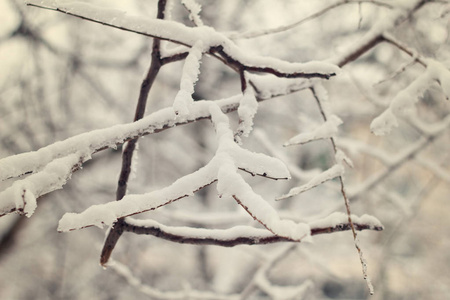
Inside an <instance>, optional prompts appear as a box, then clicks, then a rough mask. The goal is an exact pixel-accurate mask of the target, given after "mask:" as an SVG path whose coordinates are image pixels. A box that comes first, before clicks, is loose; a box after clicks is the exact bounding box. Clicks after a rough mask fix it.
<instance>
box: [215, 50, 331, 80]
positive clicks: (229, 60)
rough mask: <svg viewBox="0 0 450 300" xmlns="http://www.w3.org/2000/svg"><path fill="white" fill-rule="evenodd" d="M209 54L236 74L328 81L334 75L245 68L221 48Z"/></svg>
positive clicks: (245, 66)
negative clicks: (251, 73) (217, 55)
mask: <svg viewBox="0 0 450 300" xmlns="http://www.w3.org/2000/svg"><path fill="white" fill-rule="evenodd" d="M209 53H212V54H219V55H220V56H221V57H222V58H223V62H224V63H225V64H226V65H228V66H229V67H231V68H232V69H233V70H235V71H236V72H237V73H239V74H241V73H242V72H244V71H248V72H254V73H268V74H273V75H275V76H277V77H282V78H323V79H329V78H330V77H332V76H335V75H336V73H330V74H323V73H316V72H313V73H304V72H293V73H285V72H280V71H278V70H276V69H274V68H269V67H258V66H247V65H244V64H243V63H241V62H240V61H238V60H236V59H234V58H233V57H231V56H230V55H228V53H226V52H225V50H224V49H223V46H217V47H212V48H211V49H210V50H209Z"/></svg>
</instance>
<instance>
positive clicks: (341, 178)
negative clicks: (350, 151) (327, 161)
mask: <svg viewBox="0 0 450 300" xmlns="http://www.w3.org/2000/svg"><path fill="white" fill-rule="evenodd" d="M310 90H311V92H312V94H313V96H314V99H315V100H316V102H317V105H318V107H319V110H320V113H321V115H322V118H323V120H324V121H325V122H326V121H327V120H328V118H327V114H326V112H325V109H324V107H323V106H322V103H321V101H320V97H319V95H317V93H316V90H315V88H314V87H312V88H310ZM330 141H331V145H332V146H333V151H334V153H335V154H337V152H338V149H337V146H336V141H335V140H334V138H333V137H330ZM338 179H339V183H340V186H341V194H342V197H343V198H344V203H345V209H346V212H347V218H348V223H349V224H350V228H351V230H352V234H353V240H354V241H355V247H356V250H357V251H358V255H359V259H360V261H361V266H362V271H363V276H364V280H365V281H366V283H367V287H368V288H369V293H370V294H371V295H373V294H374V291H373V285H372V282H371V280H370V278H369V275H368V274H367V263H366V260H365V258H364V256H363V252H362V250H361V247H360V246H359V241H358V236H357V233H356V229H355V225H354V224H353V221H352V213H351V210H350V200H349V199H348V196H347V193H346V192H345V184H344V178H343V177H342V175H340V176H338Z"/></svg>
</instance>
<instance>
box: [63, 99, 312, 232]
mask: <svg viewBox="0 0 450 300" xmlns="http://www.w3.org/2000/svg"><path fill="white" fill-rule="evenodd" d="M199 106H201V107H203V109H204V110H207V109H209V111H210V114H211V120H212V122H213V124H214V126H215V129H216V132H217V139H218V142H219V146H218V149H217V152H216V155H215V156H214V157H213V158H212V159H211V161H210V162H209V163H208V164H207V165H206V166H204V167H202V168H201V169H199V170H198V171H196V172H194V173H191V174H189V175H186V176H184V177H182V178H180V179H178V180H177V181H175V182H174V183H173V184H172V185H170V186H168V187H166V188H163V189H161V190H158V191H153V192H151V193H148V194H144V195H127V196H125V197H124V198H123V199H122V200H121V201H115V202H110V203H106V204H102V205H94V206H91V207H90V208H88V209H86V210H85V211H84V212H83V213H80V214H73V213H69V214H65V215H64V216H63V218H62V219H61V221H60V224H59V227H58V230H60V231H69V230H74V229H80V228H83V227H87V226H92V225H95V226H99V227H102V226H103V225H112V224H113V223H114V222H116V221H117V219H119V218H122V217H126V216H130V215H133V214H137V213H141V212H144V211H148V210H153V209H156V208H158V207H161V206H163V205H166V204H168V203H170V202H173V201H176V200H178V199H181V198H184V197H187V196H190V195H192V194H193V193H194V192H195V191H197V190H199V189H201V188H203V187H204V186H206V185H209V184H211V183H212V182H214V181H218V184H217V190H218V193H219V195H221V196H228V197H233V198H234V199H236V201H237V202H238V203H239V204H240V205H242V206H243V207H244V208H245V209H246V210H247V212H248V213H249V214H250V215H251V216H252V217H253V218H255V220H257V221H258V222H260V223H261V224H262V225H263V226H265V227H266V228H267V229H268V230H269V231H270V232H272V233H274V234H277V235H280V236H284V237H288V238H292V239H294V240H300V239H302V238H305V237H307V236H309V233H310V231H309V227H308V226H307V225H306V224H296V223H295V222H293V221H289V220H281V219H280V218H279V216H278V214H277V212H276V210H275V209H274V208H273V207H272V206H270V205H269V204H268V203H267V202H266V201H265V200H264V199H263V198H262V197H261V196H260V195H257V194H256V193H254V192H253V190H252V188H251V187H250V185H248V184H247V183H246V182H245V180H244V179H243V178H242V177H241V176H240V175H239V174H238V173H237V170H238V169H243V170H246V171H247V172H250V173H252V174H262V176H266V177H270V178H277V179H282V178H284V179H287V178H289V177H290V175H289V172H288V170H287V168H286V166H285V165H284V164H283V163H282V162H281V161H279V160H277V159H275V158H272V157H269V156H265V155H263V154H256V153H252V152H250V151H248V150H245V149H242V148H240V147H239V146H238V145H237V144H236V143H235V142H234V139H233V132H232V130H231V128H230V126H229V120H228V117H227V116H226V115H225V114H224V113H223V112H222V110H221V109H220V107H219V106H218V105H216V104H215V103H214V102H200V103H199V102H196V103H195V104H193V107H199Z"/></svg>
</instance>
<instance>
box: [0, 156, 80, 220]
mask: <svg viewBox="0 0 450 300" xmlns="http://www.w3.org/2000/svg"><path fill="white" fill-rule="evenodd" d="M83 157H84V156H83V155H82V154H80V153H73V154H69V155H67V156H64V157H61V158H58V159H55V160H53V161H52V162H50V163H49V164H48V165H46V166H45V168H43V169H42V170H41V171H39V172H38V173H36V174H32V175H30V176H28V177H26V178H24V179H22V180H18V181H16V182H14V183H13V184H12V186H10V187H9V188H7V189H5V190H4V191H2V192H1V193H0V216H2V215H5V214H8V213H10V212H13V211H18V212H21V213H23V214H25V215H26V216H27V217H30V216H31V215H32V214H33V213H34V210H35V209H36V207H37V203H36V199H37V198H39V197H40V196H43V195H45V194H47V193H49V192H52V191H55V190H58V189H61V188H62V187H63V185H64V184H65V183H66V182H67V180H68V179H70V177H71V175H72V172H73V170H74V169H76V168H78V167H79V166H80V165H81V163H80V161H82V160H83Z"/></svg>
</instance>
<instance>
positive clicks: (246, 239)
mask: <svg viewBox="0 0 450 300" xmlns="http://www.w3.org/2000/svg"><path fill="white" fill-rule="evenodd" d="M353 226H354V227H355V229H356V230H360V231H361V230H375V231H381V230H383V227H381V226H371V225H369V224H359V223H353ZM123 229H124V231H126V232H132V233H135V234H143V235H153V236H155V237H158V238H162V239H165V240H167V241H171V242H174V243H180V244H194V245H216V246H222V247H234V246H237V245H264V244H272V243H279V242H300V241H296V240H293V239H289V238H286V237H281V236H277V235H270V236H262V237H261V236H240V237H236V238H233V239H221V238H215V237H192V236H183V235H180V234H175V233H171V232H168V231H165V230H164V229H161V228H160V227H157V226H138V225H134V224H129V223H127V222H126V221H125V223H124V226H123ZM350 229H351V226H350V224H349V223H341V224H337V225H335V226H332V227H316V228H311V235H318V234H325V233H333V232H339V231H347V230H350Z"/></svg>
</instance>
